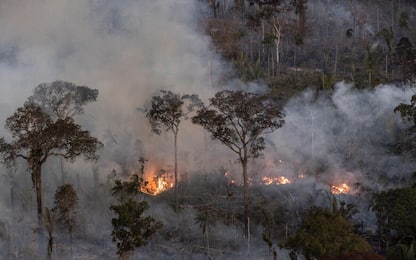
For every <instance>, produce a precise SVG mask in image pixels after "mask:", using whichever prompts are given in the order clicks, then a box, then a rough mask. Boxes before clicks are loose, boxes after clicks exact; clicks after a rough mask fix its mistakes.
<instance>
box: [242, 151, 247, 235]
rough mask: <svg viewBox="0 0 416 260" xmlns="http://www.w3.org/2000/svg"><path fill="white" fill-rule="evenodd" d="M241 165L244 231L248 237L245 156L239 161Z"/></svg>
mask: <svg viewBox="0 0 416 260" xmlns="http://www.w3.org/2000/svg"><path fill="white" fill-rule="evenodd" d="M241 164H242V166H243V196H244V199H243V200H244V229H245V234H246V237H248V234H249V232H248V229H249V225H248V177H247V156H244V158H243V159H242V161H241Z"/></svg>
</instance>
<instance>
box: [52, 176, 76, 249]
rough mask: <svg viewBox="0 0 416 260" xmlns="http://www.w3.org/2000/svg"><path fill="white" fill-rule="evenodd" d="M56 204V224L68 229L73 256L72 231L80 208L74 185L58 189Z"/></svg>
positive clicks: (54, 214) (54, 213) (54, 208)
mask: <svg viewBox="0 0 416 260" xmlns="http://www.w3.org/2000/svg"><path fill="white" fill-rule="evenodd" d="M54 204H55V206H54V207H53V208H52V212H53V216H54V219H55V221H56V223H57V224H59V225H61V226H63V227H66V228H67V229H68V233H69V241H70V245H71V256H72V231H73V229H74V227H75V225H76V217H77V206H78V195H77V193H76V191H75V190H74V188H73V186H72V184H64V185H61V186H59V187H58V188H57V190H56V192H55V201H54Z"/></svg>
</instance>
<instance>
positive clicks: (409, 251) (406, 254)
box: [387, 240, 416, 260]
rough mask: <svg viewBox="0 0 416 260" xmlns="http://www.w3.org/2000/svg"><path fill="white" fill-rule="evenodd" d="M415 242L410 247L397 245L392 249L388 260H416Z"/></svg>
mask: <svg viewBox="0 0 416 260" xmlns="http://www.w3.org/2000/svg"><path fill="white" fill-rule="evenodd" d="M415 246H416V245H415V241H414V240H413V241H412V243H411V244H410V245H409V246H408V245H404V244H397V245H395V246H393V247H391V248H390V249H389V250H388V252H387V260H396V259H401V260H414V259H416V252H415Z"/></svg>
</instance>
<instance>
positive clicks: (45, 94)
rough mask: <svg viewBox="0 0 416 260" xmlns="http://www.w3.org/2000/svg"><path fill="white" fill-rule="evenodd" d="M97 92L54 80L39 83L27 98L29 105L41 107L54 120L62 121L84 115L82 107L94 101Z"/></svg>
mask: <svg viewBox="0 0 416 260" xmlns="http://www.w3.org/2000/svg"><path fill="white" fill-rule="evenodd" d="M97 96H98V90H96V89H90V88H88V87H86V86H77V85H75V84H74V83H71V82H67V81H62V80H56V81H53V82H50V83H41V84H39V85H38V86H37V87H36V88H35V89H34V91H33V95H32V96H30V97H29V98H28V101H27V102H29V103H35V104H37V105H38V106H40V107H42V109H43V110H44V112H46V113H47V114H49V115H50V116H52V117H53V118H54V119H55V118H60V119H64V118H65V117H73V116H75V115H79V114H82V113H84V108H83V106H84V105H86V104H87V103H89V102H92V101H96V100H97Z"/></svg>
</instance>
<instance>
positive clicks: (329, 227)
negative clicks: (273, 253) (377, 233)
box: [284, 208, 371, 259]
mask: <svg viewBox="0 0 416 260" xmlns="http://www.w3.org/2000/svg"><path fill="white" fill-rule="evenodd" d="M284 246H285V247H288V248H290V249H292V250H293V251H295V252H298V253H302V254H303V255H304V256H305V257H306V259H315V258H321V257H324V256H332V257H336V256H340V255H346V254H350V253H357V252H371V246H370V245H369V244H368V243H367V242H366V241H365V240H364V239H362V238H361V237H360V236H358V235H356V234H354V233H353V232H352V225H351V224H350V223H349V222H348V221H347V219H346V218H345V217H344V216H343V215H342V214H341V213H340V212H338V211H333V210H330V209H327V208H324V209H321V208H311V209H310V210H309V211H308V212H307V213H306V217H305V218H304V220H303V223H302V224H301V225H300V226H299V228H298V230H297V231H296V233H295V235H294V236H292V237H289V238H288V240H287V241H286V242H285V243H284Z"/></svg>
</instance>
